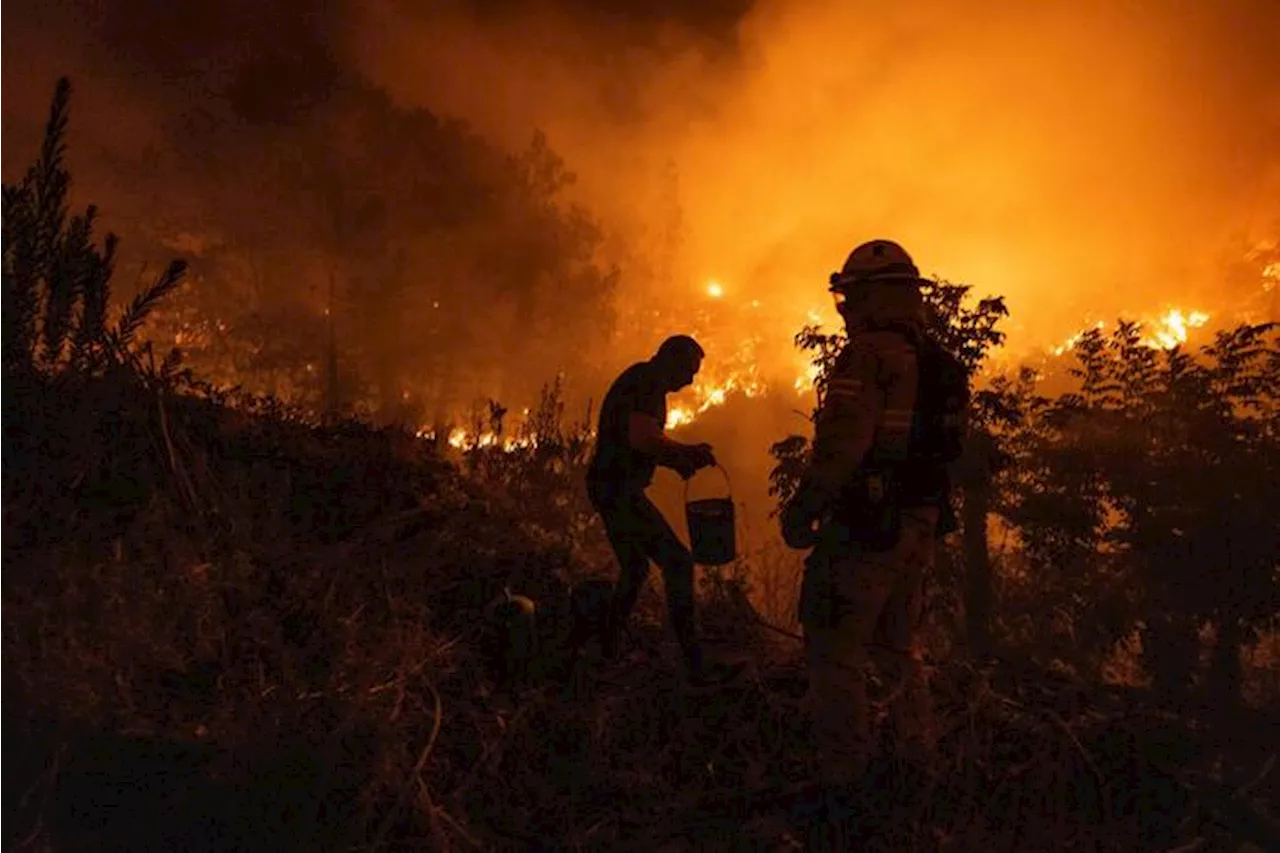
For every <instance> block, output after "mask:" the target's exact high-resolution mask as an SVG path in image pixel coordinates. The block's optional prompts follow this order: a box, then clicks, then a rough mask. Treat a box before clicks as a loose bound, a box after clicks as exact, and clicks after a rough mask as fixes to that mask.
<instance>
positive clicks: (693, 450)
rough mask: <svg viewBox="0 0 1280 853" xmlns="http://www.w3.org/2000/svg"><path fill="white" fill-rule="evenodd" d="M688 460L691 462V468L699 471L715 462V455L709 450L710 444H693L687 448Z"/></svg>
mask: <svg viewBox="0 0 1280 853" xmlns="http://www.w3.org/2000/svg"><path fill="white" fill-rule="evenodd" d="M688 456H689V461H690V462H692V463H693V469H694V470H695V471H700V470H702V469H703V468H711V467H713V466H714V465H715V464H716V456H715V454H714V453H712V452H711V445H709V444H706V443H703V444H695V445H693V446H692V447H690V448H689V454H688Z"/></svg>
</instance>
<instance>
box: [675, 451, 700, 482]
mask: <svg viewBox="0 0 1280 853" xmlns="http://www.w3.org/2000/svg"><path fill="white" fill-rule="evenodd" d="M671 470H673V471H675V472H676V473H677V474H679V475H680V477H681V479H684V480H687V479H689V478H690V477H692V476H693V475H694V474H696V473H698V466H697V465H694V464H693V461H692V460H691V459H689V457H688V455H687V454H683V453H682V454H680V455H679V456H677V457H676V458H675V459H672V460H671Z"/></svg>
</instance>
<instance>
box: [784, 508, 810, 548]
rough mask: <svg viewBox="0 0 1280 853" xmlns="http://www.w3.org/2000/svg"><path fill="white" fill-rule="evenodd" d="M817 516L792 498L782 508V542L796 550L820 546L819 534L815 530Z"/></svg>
mask: <svg viewBox="0 0 1280 853" xmlns="http://www.w3.org/2000/svg"><path fill="white" fill-rule="evenodd" d="M815 521H817V516H815V515H814V514H813V513H812V512H810V510H809V509H808V507H806V506H805V505H804V502H803V501H801V500H799V499H797V498H792V499H791V500H790V501H789V502H788V503H787V505H786V506H785V507H783V508H782V541H783V542H786V543H787V547H789V548H796V549H805V548H812V547H813V546H814V545H817V544H818V532H817V531H816V530H814V527H813V523H814V522H815Z"/></svg>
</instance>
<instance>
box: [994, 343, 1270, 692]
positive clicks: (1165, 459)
mask: <svg viewBox="0 0 1280 853" xmlns="http://www.w3.org/2000/svg"><path fill="white" fill-rule="evenodd" d="M1278 342H1280V335H1277V331H1276V327H1275V326H1274V325H1271V324H1265V325H1255V326H1240V327H1238V328H1236V329H1232V330H1227V331H1221V332H1219V333H1218V334H1217V337H1216V340H1215V341H1214V343H1212V344H1209V345H1206V346H1204V347H1202V348H1201V351H1200V353H1199V356H1198V357H1196V356H1193V355H1191V354H1189V353H1187V352H1184V351H1183V350H1181V349H1180V348H1174V349H1169V350H1159V349H1155V348H1152V347H1149V346H1145V345H1143V344H1142V343H1141V334H1140V328H1139V327H1138V326H1137V325H1136V324H1133V323H1126V322H1121V323H1120V324H1119V325H1118V327H1117V328H1116V330H1115V331H1114V332H1113V333H1112V334H1111V335H1110V336H1105V335H1103V333H1102V332H1100V331H1098V330H1096V329H1095V330H1091V331H1090V332H1087V333H1086V334H1085V335H1084V336H1083V337H1082V338H1081V339H1080V341H1079V342H1078V343H1077V345H1076V347H1075V349H1074V351H1073V352H1074V357H1075V359H1076V360H1077V362H1078V366H1077V367H1076V368H1074V369H1073V370H1072V374H1073V375H1074V376H1075V377H1076V378H1077V379H1078V381H1079V387H1078V390H1076V391H1073V392H1070V393H1066V394H1063V395H1061V396H1060V397H1058V398H1056V399H1044V398H1036V397H1034V396H1033V395H1031V394H1030V389H1029V387H1028V386H1026V385H1023V386H1022V387H1021V388H1020V389H1018V392H1017V393H1015V394H1011V396H1015V397H1019V398H1020V399H1021V401H1022V405H1023V409H1022V411H1021V412H1020V417H1019V419H1018V420H1017V422H1016V423H1015V424H1014V425H1013V427H1012V429H1011V431H1010V434H1009V439H1010V440H1009V441H1008V443H1007V446H1008V447H1009V448H1010V450H1011V451H1012V453H1013V455H1014V462H1013V465H1012V466H1010V468H1009V471H1008V474H1007V477H1006V479H1005V488H1006V493H1005V499H1004V505H1003V507H1002V510H1001V511H1002V512H1003V513H1004V514H1005V515H1006V516H1007V517H1008V518H1009V519H1010V520H1011V521H1012V522H1013V523H1015V524H1016V525H1017V526H1018V529H1019V531H1020V536H1021V539H1022V543H1023V547H1024V549H1025V553H1026V556H1027V560H1028V569H1027V571H1029V572H1032V573H1034V575H1035V578H1036V580H1035V583H1036V586H1037V588H1038V591H1039V594H1041V595H1043V596H1044V597H1045V598H1046V600H1051V601H1053V602H1056V606H1058V607H1060V608H1064V612H1065V613H1066V614H1069V621H1070V623H1071V625H1072V626H1073V633H1072V635H1071V636H1072V643H1071V645H1073V646H1075V647H1076V648H1075V649H1073V650H1071V651H1068V650H1066V649H1062V648H1060V649H1058V653H1060V654H1063V655H1066V656H1068V657H1070V656H1073V655H1074V656H1077V660H1080V657H1078V656H1079V655H1083V656H1084V659H1088V658H1089V657H1090V656H1092V659H1093V663H1094V665H1095V666H1096V665H1097V664H1098V662H1099V659H1100V657H1101V656H1102V655H1104V654H1105V653H1106V651H1107V650H1108V649H1109V647H1110V645H1111V644H1112V643H1114V642H1116V641H1117V640H1118V639H1120V638H1121V637H1123V636H1125V635H1126V634H1127V633H1129V632H1130V631H1133V630H1138V631H1139V632H1140V635H1141V638H1142V644H1143V649H1144V655H1145V658H1146V662H1147V664H1148V668H1149V670H1150V672H1151V674H1152V676H1153V677H1154V678H1155V679H1156V681H1157V684H1158V686H1160V687H1162V688H1163V689H1165V690H1166V691H1168V692H1170V693H1172V694H1176V695H1180V694H1182V693H1183V692H1184V691H1185V690H1187V689H1188V688H1190V687H1191V686H1192V685H1193V684H1195V683H1197V682H1198V681H1199V680H1200V673H1199V667H1198V664H1197V661H1198V659H1199V649H1200V640H1199V634H1200V631H1201V629H1203V628H1205V627H1207V626H1212V627H1213V628H1214V629H1215V632H1216V640H1217V644H1218V646H1217V649H1216V653H1215V657H1214V664H1213V667H1212V668H1211V672H1212V675H1213V679H1214V681H1215V683H1216V684H1217V686H1218V687H1219V688H1220V689H1221V690H1223V691H1225V693H1223V694H1221V695H1220V697H1219V698H1222V699H1227V700H1235V699H1238V697H1239V687H1240V685H1239V659H1238V655H1239V652H1240V647H1241V646H1242V645H1243V644H1244V643H1246V642H1250V641H1251V640H1252V639H1253V638H1254V636H1255V634H1254V631H1255V629H1256V628H1258V627H1259V626H1261V625H1263V624H1265V623H1267V621H1268V620H1270V619H1272V618H1274V616H1275V614H1276V613H1277V612H1280V553H1278V552H1277V547H1278V546H1277V543H1280V520H1278V519H1277V517H1276V515H1275V512H1274V507H1276V506H1278V505H1280V432H1278V431H1277V423H1278V422H1280V421H1277V414H1278V413H1280V398H1278V396H1277V392H1278V391H1280V378H1278V377H1280V371H1278V370H1277V367H1280V346H1278V345H1277V344H1278ZM1005 391H1006V393H1008V392H1009V391H1010V389H1008V388H1006V389H1005Z"/></svg>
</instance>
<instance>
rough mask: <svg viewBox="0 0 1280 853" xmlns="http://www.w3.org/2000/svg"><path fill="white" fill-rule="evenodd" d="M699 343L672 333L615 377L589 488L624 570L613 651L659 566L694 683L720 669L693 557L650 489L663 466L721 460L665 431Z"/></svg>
mask: <svg viewBox="0 0 1280 853" xmlns="http://www.w3.org/2000/svg"><path fill="white" fill-rule="evenodd" d="M703 355H704V353H703V350H702V347H701V346H699V345H698V343H697V341H695V340H694V339H693V338H691V337H689V336H687V335H675V336H673V337H670V338H667V339H666V340H665V341H663V342H662V345H661V346H659V347H658V350H657V352H656V353H655V354H654V355H653V356H652V357H651V358H650V359H649V360H647V361H642V362H639V363H637V364H633V365H631V366H630V367H628V368H627V369H626V370H624V371H623V372H622V374H621V375H620V376H619V377H618V378H617V379H616V380H615V381H614V383H613V385H612V386H611V387H610V388H609V391H608V393H607V394H606V395H605V398H604V402H603V403H602V404H601V406H600V420H599V425H598V429H597V431H596V446H595V452H594V455H593V456H592V459H591V463H590V466H589V468H588V471H587V494H588V496H589V497H590V500H591V504H592V506H593V507H594V508H595V510H596V511H597V512H598V513H599V514H600V518H601V520H602V521H603V522H604V528H605V532H606V533H607V534H608V537H609V543H610V545H612V546H613V551H614V554H615V556H616V557H617V559H618V564H619V567H620V573H619V576H618V583H617V586H616V588H615V590H614V594H613V599H612V605H611V607H610V612H609V618H608V620H607V626H606V628H605V632H604V636H603V638H602V645H603V647H604V654H605V657H606V658H611V659H612V658H615V657H616V656H617V654H618V645H619V641H620V638H621V635H622V631H623V629H624V626H625V625H626V621H627V618H628V617H629V616H630V614H631V611H632V610H633V609H634V608H635V605H636V601H637V599H638V598H639V596H640V590H641V589H642V588H643V587H644V584H645V582H646V580H647V578H648V574H649V563H650V561H652V562H654V563H657V564H658V568H659V569H661V571H662V579H663V584H664V586H665V587H666V594H667V610H668V614H669V617H670V620H671V626H672V628H673V629H674V632H675V635H676V639H677V641H678V642H679V644H680V650H681V652H682V654H683V658H684V664H685V671H686V676H687V677H688V679H689V680H690V681H691V682H693V683H699V682H706V681H709V680H715V679H717V678H719V677H721V673H720V671H719V668H718V667H707V666H705V665H704V661H703V654H702V648H701V645H700V643H699V641H698V634H697V625H696V617H695V600H694V574H693V567H694V562H693V557H692V555H691V554H690V552H689V549H688V548H686V547H685V545H684V543H682V542H681V541H680V539H679V538H678V537H677V536H676V534H675V532H674V531H672V529H671V525H670V524H668V523H667V521H666V519H665V518H663V516H662V513H661V512H660V511H659V510H658V508H657V507H656V506H655V505H654V504H653V502H652V501H651V500H649V498H648V496H647V495H646V494H645V490H646V489H647V488H648V487H649V484H650V483H651V482H652V480H653V475H654V472H655V470H656V469H657V467H658V466H664V467H667V468H671V469H673V470H674V471H675V472H676V473H678V474H679V475H680V476H681V477H683V478H684V479H686V480H687V479H689V478H690V477H692V476H693V475H694V473H696V472H697V471H699V470H700V469H702V468H706V467H709V466H713V465H715V464H716V458H715V454H714V453H713V452H712V449H711V445H709V444H684V443H682V442H679V441H675V440H673V439H671V438H669V437H667V436H666V435H665V434H664V432H663V431H664V429H665V425H666V420H667V402H666V395H667V394H670V393H674V392H676V391H679V390H681V389H682V388H686V387H688V386H689V385H690V384H692V382H693V378H694V376H695V375H697V373H698V370H699V369H700V368H701V366H702V359H703Z"/></svg>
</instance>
